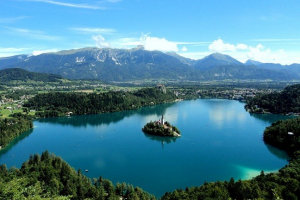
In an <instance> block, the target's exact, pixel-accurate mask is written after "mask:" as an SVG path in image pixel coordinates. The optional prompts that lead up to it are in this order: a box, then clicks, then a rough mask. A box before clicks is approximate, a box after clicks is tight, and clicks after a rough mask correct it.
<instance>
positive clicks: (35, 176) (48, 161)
mask: <svg viewBox="0 0 300 200" xmlns="http://www.w3.org/2000/svg"><path fill="white" fill-rule="evenodd" d="M121 197H122V198H123V199H142V200H150V199H155V197H154V196H152V195H150V194H148V193H147V192H144V191H143V190H142V189H140V188H138V187H136V188H134V187H133V186H132V185H128V184H125V183H122V184H117V185H116V186H114V185H113V184H112V182H111V181H109V180H106V179H103V178H101V177H100V178H98V179H93V180H90V179H89V178H87V177H86V176H84V175H82V173H81V171H80V170H78V171H75V170H74V169H73V168H71V167H70V166H69V165H68V164H67V163H66V162H65V161H63V160H62V159H61V158H59V157H56V156H54V155H51V154H49V153H48V152H47V151H46V152H44V153H43V154H42V155H41V156H39V155H33V156H31V157H30V158H29V160H28V161H27V162H25V163H23V165H22V167H21V168H20V169H10V170H8V169H7V168H6V166H5V165H2V166H0V199H26V198H29V199H78V200H82V199H103V200H106V199H107V200H108V199H109V200H120V199H121Z"/></svg>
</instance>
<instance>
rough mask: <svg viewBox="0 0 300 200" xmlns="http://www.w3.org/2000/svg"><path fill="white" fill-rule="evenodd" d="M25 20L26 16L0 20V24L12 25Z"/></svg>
mask: <svg viewBox="0 0 300 200" xmlns="http://www.w3.org/2000/svg"><path fill="white" fill-rule="evenodd" d="M25 18H27V17H26V16H19V17H6V18H0V23H14V22H17V21H19V20H22V19H25Z"/></svg>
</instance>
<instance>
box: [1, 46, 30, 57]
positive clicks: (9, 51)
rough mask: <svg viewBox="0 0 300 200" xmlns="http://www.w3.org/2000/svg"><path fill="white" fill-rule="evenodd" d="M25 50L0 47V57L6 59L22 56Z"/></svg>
mask: <svg viewBox="0 0 300 200" xmlns="http://www.w3.org/2000/svg"><path fill="white" fill-rule="evenodd" d="M26 50H28V49H27V48H14V47H9V48H7V47H0V57H8V56H13V55H17V54H22V53H23V52H24V51H26Z"/></svg>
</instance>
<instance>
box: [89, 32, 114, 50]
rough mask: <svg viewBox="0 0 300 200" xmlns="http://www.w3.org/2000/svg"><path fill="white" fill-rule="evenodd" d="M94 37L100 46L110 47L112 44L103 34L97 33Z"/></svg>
mask: <svg viewBox="0 0 300 200" xmlns="http://www.w3.org/2000/svg"><path fill="white" fill-rule="evenodd" d="M92 39H93V40H94V41H95V43H96V46H97V47H98V48H108V47H110V46H111V45H110V44H109V43H108V42H107V41H106V40H105V38H104V37H103V36H102V35H95V36H93V37H92Z"/></svg>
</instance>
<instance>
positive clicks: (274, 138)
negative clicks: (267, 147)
mask: <svg viewBox="0 0 300 200" xmlns="http://www.w3.org/2000/svg"><path fill="white" fill-rule="evenodd" d="M289 132H290V134H288V133H289ZM264 141H265V142H267V143H268V144H271V145H273V146H276V147H279V148H281V149H284V150H286V151H287V152H294V151H296V150H300V117H298V118H295V119H289V120H282V121H277V122H275V123H273V124H272V126H270V127H267V128H266V130H265V133H264ZM299 167H300V166H299Z"/></svg>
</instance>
